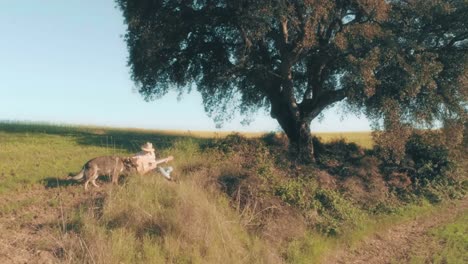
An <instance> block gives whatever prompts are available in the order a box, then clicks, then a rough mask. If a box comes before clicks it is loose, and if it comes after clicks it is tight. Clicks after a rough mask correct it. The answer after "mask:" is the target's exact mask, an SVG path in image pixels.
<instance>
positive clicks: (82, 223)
mask: <svg viewBox="0 0 468 264" xmlns="http://www.w3.org/2000/svg"><path fill="white" fill-rule="evenodd" d="M319 136H320V137H321V138H324V139H326V140H325V141H326V142H324V143H320V142H319V141H316V146H317V147H316V149H317V152H318V153H319V154H318V156H317V164H316V165H309V166H305V165H299V164H296V163H295V162H294V161H293V160H291V159H290V157H288V155H287V153H286V151H285V144H286V143H285V140H284V138H282V137H281V136H278V135H273V134H269V135H265V136H262V137H260V138H258V137H252V138H245V137H243V136H240V135H227V136H226V135H216V137H215V138H211V137H209V136H206V134H204V135H203V136H200V135H197V134H196V133H195V132H191V133H186V134H185V133H174V132H164V131H147V130H125V129H112V128H96V127H65V126H49V125H34V124H5V123H4V124H0V161H1V162H0V228H1V229H2V230H3V232H1V234H0V263H25V262H27V263H220V262H223V263H317V262H318V263H330V262H332V261H334V262H336V263H369V262H368V261H369V260H372V263H389V262H391V261H394V262H395V261H397V263H404V262H410V261H412V263H414V262H416V261H420V262H416V263H424V262H425V261H430V262H435V263H445V262H446V261H447V259H449V260H450V259H454V258H455V259H461V260H462V262H463V260H465V259H468V256H467V255H466V253H465V252H464V250H463V246H464V245H463V243H464V241H466V239H467V237H466V234H467V232H466V230H467V229H468V227H467V225H466V221H464V220H463V219H466V217H467V200H466V198H465V197H466V196H465V194H466V189H467V181H466V173H465V172H466V165H459V166H455V168H454V169H452V170H450V173H448V172H447V173H445V171H443V172H442V171H439V170H437V171H436V170H434V168H432V167H431V168H432V170H428V169H427V168H426V167H427V164H425V166H426V167H424V168H426V169H425V171H423V172H424V174H410V173H409V172H408V173H407V174H404V173H403V172H400V171H399V172H398V173H397V172H395V171H390V169H389V168H387V167H385V164H384V163H383V162H382V161H381V160H380V159H379V157H378V155H377V154H376V153H377V152H375V150H372V149H370V148H371V147H372V143H371V138H370V137H369V134H367V140H363V141H361V142H364V143H361V144H363V145H365V147H366V148H362V147H359V146H358V145H355V144H349V143H347V142H345V141H343V140H342V141H336V140H335V141H333V140H331V139H329V138H327V136H328V137H330V135H319ZM343 136H344V137H346V135H343ZM350 136H356V135H355V134H353V135H350ZM365 137H366V134H360V135H358V138H360V139H361V140H362V138H365ZM355 138H356V137H355ZM146 141H150V142H152V143H153V144H154V145H155V146H156V149H157V154H158V155H159V156H160V157H165V156H168V155H173V156H174V157H175V160H174V161H173V162H171V165H172V166H173V167H174V168H175V171H174V177H176V179H177V182H176V183H175V182H169V181H166V180H165V179H164V178H163V177H161V175H158V174H153V175H146V176H137V175H131V176H129V177H127V178H122V179H121V182H120V184H119V185H118V186H112V185H111V184H110V183H108V182H106V179H105V178H104V179H101V180H100V185H101V188H99V189H96V188H93V187H91V189H90V191H88V192H85V191H84V189H83V185H82V184H80V183H79V182H74V181H69V180H67V179H66V178H67V176H68V175H71V174H75V173H77V172H78V171H79V170H80V169H81V166H82V165H83V164H84V163H85V162H86V161H87V160H89V159H91V158H93V157H96V156H100V155H122V156H125V155H130V154H132V153H135V152H137V151H139V146H140V145H141V144H143V143H144V142H146ZM349 141H352V138H351V137H350V139H349ZM413 166H415V167H416V166H417V165H413ZM418 169H420V168H418ZM421 171H422V170H421ZM435 172H437V173H444V174H443V175H444V177H443V178H441V177H439V176H440V175H435V174H434V177H433V179H431V180H430V181H429V180H427V183H424V184H422V183H421V179H423V177H425V175H432V174H431V173H435ZM405 175H406V177H407V178H405ZM416 179H418V181H416ZM408 181H409V182H408ZM428 219H435V220H434V221H430V220H428ZM460 230H462V231H461V232H460ZM463 230H465V231H464V232H463ZM395 238H396V239H395ZM420 244H427V245H428V246H427V247H426V248H425V247H422V246H421V245H420ZM460 245H461V246H460ZM447 247H450V250H448V249H447ZM384 248H385V249H387V250H386V251H385V253H383V251H382V249H384ZM350 249H351V250H350ZM457 249H458V250H457ZM376 256H379V258H374V257H376ZM444 261H445V262H444ZM462 262H460V263H462Z"/></svg>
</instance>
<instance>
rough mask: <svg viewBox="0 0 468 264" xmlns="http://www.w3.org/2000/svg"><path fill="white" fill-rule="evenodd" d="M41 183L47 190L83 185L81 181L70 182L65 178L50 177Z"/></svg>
mask: <svg viewBox="0 0 468 264" xmlns="http://www.w3.org/2000/svg"><path fill="white" fill-rule="evenodd" d="M41 183H42V184H43V185H44V187H46V188H47V189H49V188H57V187H65V186H73V185H79V184H82V183H81V182H79V181H75V180H70V179H66V178H65V179H63V178H57V177H48V178H45V179H42V180H41Z"/></svg>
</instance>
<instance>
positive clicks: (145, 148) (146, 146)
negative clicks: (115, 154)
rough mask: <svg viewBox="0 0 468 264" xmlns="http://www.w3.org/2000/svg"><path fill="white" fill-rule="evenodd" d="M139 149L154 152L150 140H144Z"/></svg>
mask: <svg viewBox="0 0 468 264" xmlns="http://www.w3.org/2000/svg"><path fill="white" fill-rule="evenodd" d="M141 150H143V151H148V152H154V148H153V144H152V143H150V142H146V143H145V144H144V145H143V146H141Z"/></svg>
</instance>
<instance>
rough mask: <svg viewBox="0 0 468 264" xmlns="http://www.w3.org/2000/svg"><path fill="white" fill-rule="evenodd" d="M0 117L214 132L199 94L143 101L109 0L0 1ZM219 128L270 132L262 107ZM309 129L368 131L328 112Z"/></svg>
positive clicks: (360, 121) (271, 123) (359, 122)
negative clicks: (248, 119) (244, 122)
mask: <svg viewBox="0 0 468 264" xmlns="http://www.w3.org/2000/svg"><path fill="white" fill-rule="evenodd" d="M0 32H1V40H0V120H19V121H42V122H44V121H45V122H52V123H68V124H87V125H103V126H116V127H137V128H152V129H177V130H215V129H216V128H215V124H214V122H213V121H212V120H211V119H210V118H209V117H208V116H207V115H206V113H205V112H204V110H203V106H202V103H201V97H200V95H199V94H198V93H192V94H189V95H185V96H184V97H183V98H182V100H180V101H178V100H177V96H176V94H175V93H170V94H168V95H167V96H165V97H164V98H162V99H160V100H157V101H153V102H145V101H144V100H143V98H142V97H141V96H140V95H139V94H138V93H137V92H135V87H134V84H133V83H132V81H131V80H130V74H129V69H128V67H127V66H126V64H127V50H126V46H125V43H124V40H123V38H122V35H123V34H125V25H124V24H123V18H122V16H121V14H120V11H119V10H118V9H116V8H115V4H114V1H113V0H98V1H96V0H94V1H91V0H66V1H64V0H15V1H5V0H4V1H0ZM240 120H241V118H240V117H239V118H236V119H235V120H233V121H232V122H230V123H226V124H225V125H224V126H223V128H222V129H221V130H237V131H272V130H278V129H279V126H278V125H277V122H276V121H275V120H273V119H271V118H270V117H269V116H268V114H266V113H264V112H263V111H260V112H259V113H258V115H257V116H256V118H255V119H254V122H252V123H251V124H250V125H249V126H242V125H241V124H240ZM312 130H313V131H360V130H369V125H368V122H367V120H366V119H364V118H361V119H359V118H357V117H355V116H352V115H348V116H345V117H344V118H342V115H341V114H339V110H337V108H332V109H330V110H328V111H326V112H325V118H324V119H323V121H322V122H318V121H314V122H313V123H312Z"/></svg>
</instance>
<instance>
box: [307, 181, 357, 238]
mask: <svg viewBox="0 0 468 264" xmlns="http://www.w3.org/2000/svg"><path fill="white" fill-rule="evenodd" d="M315 199H316V200H317V201H318V202H319V203H320V207H319V208H318V209H319V210H318V212H319V213H320V214H321V215H322V219H321V220H320V221H319V223H318V228H319V229H320V230H322V232H324V233H325V234H328V235H332V236H336V235H340V234H342V233H343V232H344V231H345V230H346V228H351V229H353V228H356V227H359V226H360V225H361V223H362V220H363V219H364V214H363V212H362V211H361V210H359V209H358V208H356V206H354V205H353V204H351V203H350V202H349V201H347V200H345V199H344V198H343V197H342V196H341V195H339V194H338V193H337V192H334V191H330V190H324V189H322V190H319V191H317V193H316V194H315Z"/></svg>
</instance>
